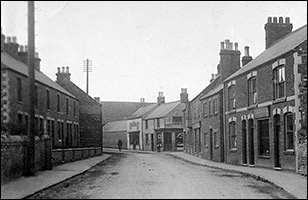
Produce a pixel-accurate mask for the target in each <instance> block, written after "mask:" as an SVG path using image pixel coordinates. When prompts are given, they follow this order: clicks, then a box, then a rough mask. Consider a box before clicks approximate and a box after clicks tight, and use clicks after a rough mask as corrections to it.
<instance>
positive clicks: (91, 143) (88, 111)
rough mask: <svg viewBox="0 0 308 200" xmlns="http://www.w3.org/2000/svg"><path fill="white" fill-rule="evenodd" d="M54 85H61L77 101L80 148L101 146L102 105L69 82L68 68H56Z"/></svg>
mask: <svg viewBox="0 0 308 200" xmlns="http://www.w3.org/2000/svg"><path fill="white" fill-rule="evenodd" d="M56 75H57V80H56V83H58V84H59V85H61V86H62V87H63V88H65V89H66V90H67V91H69V92H70V93H71V94H73V95H74V96H75V97H76V98H77V99H78V101H79V110H77V111H76V112H78V113H79V120H80V121H79V124H80V126H79V128H80V130H79V131H80V146H82V147H101V146H102V127H103V126H102V125H103V124H102V121H103V119H102V105H101V104H100V103H99V102H98V101H96V100H94V99H93V98H92V97H90V96H89V95H88V94H87V93H85V92H84V91H83V90H82V89H80V88H79V87H78V86H77V85H75V84H74V83H73V82H72V81H71V80H70V75H71V74H70V73H69V67H66V69H65V68H64V67H62V71H61V69H60V67H58V72H57V74H56Z"/></svg>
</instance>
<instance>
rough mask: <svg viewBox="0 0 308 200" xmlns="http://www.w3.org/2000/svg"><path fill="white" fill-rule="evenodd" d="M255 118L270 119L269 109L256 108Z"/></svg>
mask: <svg viewBox="0 0 308 200" xmlns="http://www.w3.org/2000/svg"><path fill="white" fill-rule="evenodd" d="M254 117H255V118H261V117H269V109H268V107H262V108H256V109H255V110H254Z"/></svg>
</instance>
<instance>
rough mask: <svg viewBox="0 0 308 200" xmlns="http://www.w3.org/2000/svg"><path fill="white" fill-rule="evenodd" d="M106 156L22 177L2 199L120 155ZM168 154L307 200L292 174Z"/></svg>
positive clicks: (303, 183)
mask: <svg viewBox="0 0 308 200" xmlns="http://www.w3.org/2000/svg"><path fill="white" fill-rule="evenodd" d="M103 152H104V153H103V155H102V156H97V157H93V158H89V159H85V160H80V161H75V162H71V163H65V164H62V165H58V166H55V167H53V169H52V170H47V171H39V172H36V174H35V176H31V177H21V178H19V179H16V180H14V181H11V182H9V183H7V184H5V185H1V199H22V198H25V197H27V196H30V195H32V194H34V193H36V192H38V191H41V190H43V189H46V188H48V187H51V186H53V185H55V184H58V183H60V182H63V181H65V180H67V179H69V178H72V177H74V176H77V175H79V174H81V173H83V172H85V171H87V170H89V169H90V168H91V167H94V166H95V165H97V164H98V163H100V162H102V161H103V160H105V159H107V158H108V157H110V156H111V155H109V154H108V153H115V152H117V153H120V152H119V150H118V149H111V148H104V149H103ZM122 152H123V153H124V152H125V153H148V154H155V153H157V152H151V151H139V150H126V149H123V150H122ZM160 153H164V154H168V155H170V156H173V157H175V158H178V159H181V160H185V161H188V162H192V163H195V164H199V165H203V166H207V167H212V168H217V169H225V170H232V171H237V172H240V173H243V174H245V175H248V176H251V177H253V178H256V179H258V180H261V181H265V182H269V183H272V184H274V185H276V186H277V187H280V188H282V189H284V190H285V191H287V192H289V193H290V194H291V195H293V196H294V197H295V198H298V199H307V177H306V176H302V175H300V174H297V173H295V172H289V171H277V170H273V169H266V168H258V167H245V166H236V165H230V164H226V163H218V162H213V161H209V160H205V159H202V158H199V157H196V156H193V155H190V154H187V153H184V152H160Z"/></svg>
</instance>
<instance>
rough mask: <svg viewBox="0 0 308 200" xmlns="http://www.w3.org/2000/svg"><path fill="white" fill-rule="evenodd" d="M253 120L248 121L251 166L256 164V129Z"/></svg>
mask: <svg viewBox="0 0 308 200" xmlns="http://www.w3.org/2000/svg"><path fill="white" fill-rule="evenodd" d="M253 126H254V125H253V119H250V120H248V134H249V164H250V165H254V164H255V151H254V127H253Z"/></svg>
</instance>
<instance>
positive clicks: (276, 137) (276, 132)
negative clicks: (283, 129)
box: [274, 115, 281, 168]
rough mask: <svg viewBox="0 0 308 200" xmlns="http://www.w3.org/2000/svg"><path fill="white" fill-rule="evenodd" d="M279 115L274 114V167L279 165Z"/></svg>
mask: <svg viewBox="0 0 308 200" xmlns="http://www.w3.org/2000/svg"><path fill="white" fill-rule="evenodd" d="M279 135H280V115H275V116H274V167H278V168H280V167H281V163H280V155H279V153H280V151H279Z"/></svg>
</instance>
